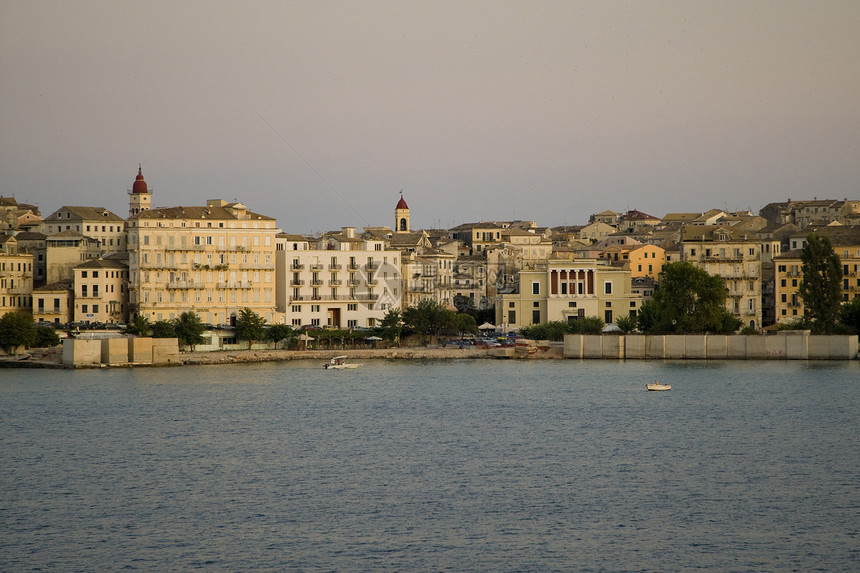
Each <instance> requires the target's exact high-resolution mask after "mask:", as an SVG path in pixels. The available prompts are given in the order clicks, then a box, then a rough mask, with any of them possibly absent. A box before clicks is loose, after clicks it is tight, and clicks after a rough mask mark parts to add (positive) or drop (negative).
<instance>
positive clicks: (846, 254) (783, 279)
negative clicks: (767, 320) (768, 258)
mask: <svg viewBox="0 0 860 573" xmlns="http://www.w3.org/2000/svg"><path fill="white" fill-rule="evenodd" d="M810 231H812V232H815V233H816V234H818V235H822V236H827V237H828V238H829V239H830V243H831V245H832V246H833V251H834V252H835V253H836V255H837V256H838V257H839V260H840V262H841V264H842V298H843V300H845V301H849V300H853V299H855V298H857V297H860V227H857V226H851V227H842V226H837V227H817V228H815V227H813V228H811V229H808V230H806V231H801V232H798V233H795V234H793V235H791V237H789V240H790V242H791V244H792V245H795V246H796V247H799V248H795V249H792V250H791V251H788V252H786V253H783V254H781V255H779V256H776V257H774V258H773V262H774V298H775V306H776V322H777V323H789V322H793V321H795V320H798V319H800V318H802V317H803V312H804V306H803V299H802V298H801V297H800V293H799V291H798V287H799V286H800V281H801V280H803V259H802V257H801V255H802V253H803V247H804V246H805V245H806V239H807V236H808V234H809V232H810Z"/></svg>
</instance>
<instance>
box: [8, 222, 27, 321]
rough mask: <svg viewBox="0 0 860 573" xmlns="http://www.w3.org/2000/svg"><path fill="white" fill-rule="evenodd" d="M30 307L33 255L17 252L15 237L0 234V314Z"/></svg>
mask: <svg viewBox="0 0 860 573" xmlns="http://www.w3.org/2000/svg"><path fill="white" fill-rule="evenodd" d="M32 309H33V255H31V254H29V253H19V252H18V250H17V242H16V241H15V237H13V236H10V235H0V316H3V315H4V314H6V313H9V312H27V313H29V312H32Z"/></svg>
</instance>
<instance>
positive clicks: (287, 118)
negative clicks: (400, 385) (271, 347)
mask: <svg viewBox="0 0 860 573" xmlns="http://www.w3.org/2000/svg"><path fill="white" fill-rule="evenodd" d="M858 58H860V2H857V1H856V0H850V1H845V2H828V1H822V0H817V1H815V2H807V1H803V2H793V1H787V0H780V1H775V2H771V1H758V2H757V1H754V0H752V1H751V0H743V1H737V2H734V1H723V0H721V1H714V2H709V1H700V0H696V1H693V0H690V1H686V2H666V1H653V0H649V1H636V2H611V1H610V2H598V1H594V2H576V1H560V2H554V1H552V2H538V1H523V2H503V1H490V2H483V1H463V0H457V1H453V2H446V1H439V0H433V1H429V0H428V1H421V2H408V1H403V0H397V1H391V2H387V1H368V2H360V1H343V2H326V1H301V2H285V1H272V2H259V1H245V2H238V1H231V2H227V1H216V0H207V1H201V2H191V1H184V0H179V1H177V0H170V1H147V2H131V1H128V2H122V1H121V2H117V1H114V0H111V1H104V2H95V1H86V0H84V1H76V2H56V1H53V0H52V1H47V2H43V1H32V0H28V1H8V0H0V128H1V129H2V134H3V135H2V139H0V195H4V196H10V195H14V196H15V197H16V198H17V199H18V200H19V201H21V202H35V203H38V204H39V206H40V208H41V209H42V212H43V213H44V214H46V215H47V214H48V213H50V212H52V211H54V210H55V209H57V208H59V207H60V206H62V205H64V204H65V205H93V206H104V207H107V208H109V209H111V210H113V211H114V212H116V213H117V214H119V215H121V216H126V215H127V212H128V197H127V195H126V190H127V189H128V188H130V187H131V184H132V182H133V180H134V176H135V175H136V173H137V165H138V163H142V164H143V172H144V175H145V177H146V179H147V182H148V183H149V185H150V186H151V187H154V195H153V204H154V205H157V206H167V205H199V204H202V203H203V202H204V201H205V200H206V199H210V198H223V199H227V200H233V199H238V200H240V201H242V202H244V203H245V204H246V205H248V206H249V207H250V208H251V209H253V210H255V211H258V212H261V213H264V214H267V215H270V216H273V217H276V218H277V219H278V223H279V226H280V227H281V228H282V229H283V230H285V231H289V232H313V231H321V230H328V229H333V228H338V227H340V226H356V227H362V226H365V225H392V224H393V209H394V205H395V204H396V202H397V200H398V198H399V191H400V190H401V189H402V190H403V191H404V196H405V198H406V200H407V202H408V203H409V206H410V208H411V210H412V223H413V226H416V227H431V226H444V227H450V226H452V225H455V224H459V223H463V222H471V221H479V220H493V219H512V218H518V219H533V220H536V221H537V222H538V224H540V225H559V224H581V223H584V222H585V221H586V220H587V219H588V216H589V215H590V214H591V213H594V212H598V211H602V210H604V209H614V210H617V211H622V210H626V209H628V208H630V209H633V208H636V209H640V210H642V211H645V212H648V213H650V214H652V215H655V216H658V217H659V216H662V215H664V214H665V213H666V212H670V211H702V210H706V209H709V208H712V207H719V208H728V209H731V210H739V209H748V208H749V209H752V210H754V211H757V210H758V209H759V208H760V207H762V206H763V205H765V204H766V203H768V202H770V201H779V200H785V199H787V198H789V197H791V198H807V197H809V198H811V197H813V196H818V197H828V198H839V199H841V198H844V197H853V198H855V199H856V198H858V197H860V63H858V61H860V60H858Z"/></svg>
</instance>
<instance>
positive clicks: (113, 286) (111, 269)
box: [74, 259, 128, 324]
mask: <svg viewBox="0 0 860 573" xmlns="http://www.w3.org/2000/svg"><path fill="white" fill-rule="evenodd" d="M74 271H75V281H74V292H75V299H74V321H75V322H87V323H95V322H100V323H113V324H115V323H125V322H128V292H127V287H128V265H126V264H125V263H122V262H120V261H116V260H111V259H93V260H91V261H87V262H85V263H82V264H80V265H78V266H77V267H75V270H74Z"/></svg>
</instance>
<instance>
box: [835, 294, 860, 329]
mask: <svg viewBox="0 0 860 573" xmlns="http://www.w3.org/2000/svg"><path fill="white" fill-rule="evenodd" d="M839 322H841V323H842V324H844V325H845V326H846V327H848V328H851V329H853V330H854V332H855V333H857V334H860V296H855V297H854V298H853V299H851V300H850V301H849V302H845V303H842V307H841V308H840V309H839Z"/></svg>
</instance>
